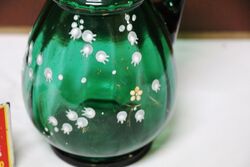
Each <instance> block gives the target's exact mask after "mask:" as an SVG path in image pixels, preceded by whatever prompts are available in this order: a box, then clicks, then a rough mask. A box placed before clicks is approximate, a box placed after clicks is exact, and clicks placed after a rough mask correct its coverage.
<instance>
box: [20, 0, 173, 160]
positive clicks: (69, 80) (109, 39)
mask: <svg viewBox="0 0 250 167" xmlns="http://www.w3.org/2000/svg"><path fill="white" fill-rule="evenodd" d="M164 28H165V27H164V24H163V23H162V22H161V20H160V19H159V18H158V17H157V15H156V13H155V12H154V11H153V9H152V7H151V5H150V3H149V2H148V1H145V2H143V4H142V5H139V6H137V7H136V8H133V9H131V10H126V11H124V12H123V11H120V12H117V13H113V14H107V15H105V14H101V15H100V14H97V15H94V14H85V13H78V12H74V11H69V10H65V9H64V8H61V7H60V6H58V4H56V3H54V2H50V1H49V2H47V4H46V5H45V7H44V9H43V11H42V12H41V14H40V16H39V18H38V19H37V21H36V23H35V25H34V27H33V30H32V32H31V35H30V39H29V47H28V49H27V54H26V58H25V67H24V72H23V95H24V101H25V105H26V108H27V110H28V113H29V115H30V117H31V119H32V121H33V123H34V125H35V126H36V128H37V129H38V130H39V131H40V133H41V134H43V136H44V137H45V138H46V139H47V141H48V142H49V143H50V144H51V145H52V146H53V147H55V148H56V149H58V150H60V151H63V152H65V153H67V154H70V155H74V156H78V157H82V158H83V159H85V160H86V159H87V160H90V161H93V162H104V161H107V160H110V158H114V157H119V156H123V155H127V154H130V153H132V152H134V151H136V150H138V149H141V148H143V147H145V146H146V145H148V144H149V143H151V142H152V141H153V139H154V138H155V137H156V136H157V134H159V132H160V131H161V129H162V128H163V126H164V124H165V123H166V120H167V119H168V117H169V114H170V111H171V108H172V104H173V99H174V90H175V79H174V75H175V74H174V65H173V57H172V46H171V43H170V42H169V39H168V36H167V35H168V34H167V33H166V31H165V30H164Z"/></svg>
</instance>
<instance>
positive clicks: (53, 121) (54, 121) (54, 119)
mask: <svg viewBox="0 0 250 167" xmlns="http://www.w3.org/2000/svg"><path fill="white" fill-rule="evenodd" d="M48 121H49V124H51V125H52V126H57V125H58V121H57V119H56V118H55V117H53V116H50V117H49V119H48Z"/></svg>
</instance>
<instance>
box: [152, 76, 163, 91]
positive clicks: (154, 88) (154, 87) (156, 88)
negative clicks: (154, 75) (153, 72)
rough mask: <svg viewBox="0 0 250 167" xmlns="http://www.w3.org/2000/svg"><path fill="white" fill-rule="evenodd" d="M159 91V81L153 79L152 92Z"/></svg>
mask: <svg viewBox="0 0 250 167" xmlns="http://www.w3.org/2000/svg"><path fill="white" fill-rule="evenodd" d="M160 89H161V84H160V81H159V80H158V79H155V80H154V81H153V83H152V90H153V91H155V92H156V93H157V92H158V91H159V90H160Z"/></svg>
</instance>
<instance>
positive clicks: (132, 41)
mask: <svg viewBox="0 0 250 167" xmlns="http://www.w3.org/2000/svg"><path fill="white" fill-rule="evenodd" d="M128 41H129V42H130V44H131V45H134V44H137V43H138V42H137V41H138V37H137V35H136V33H135V32H134V31H131V32H129V33H128Z"/></svg>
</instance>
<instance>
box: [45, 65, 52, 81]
mask: <svg viewBox="0 0 250 167" xmlns="http://www.w3.org/2000/svg"><path fill="white" fill-rule="evenodd" d="M44 76H45V79H46V81H47V82H51V81H52V78H53V73H52V70H51V69H50V68H46V69H45V70H44Z"/></svg>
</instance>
